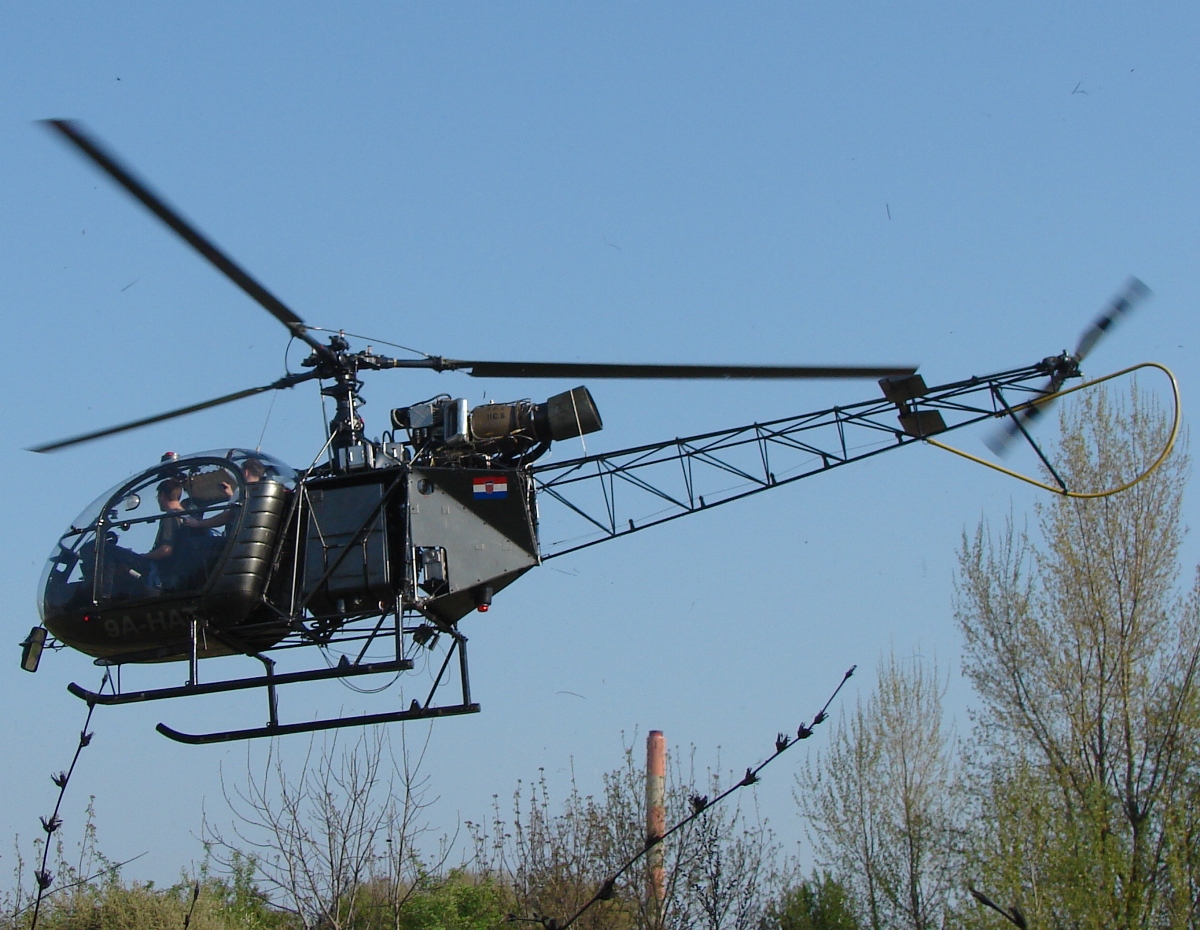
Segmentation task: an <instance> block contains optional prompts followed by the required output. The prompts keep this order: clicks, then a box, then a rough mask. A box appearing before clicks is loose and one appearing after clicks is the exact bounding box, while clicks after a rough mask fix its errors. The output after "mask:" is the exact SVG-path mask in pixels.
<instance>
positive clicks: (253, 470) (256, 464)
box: [183, 458, 267, 530]
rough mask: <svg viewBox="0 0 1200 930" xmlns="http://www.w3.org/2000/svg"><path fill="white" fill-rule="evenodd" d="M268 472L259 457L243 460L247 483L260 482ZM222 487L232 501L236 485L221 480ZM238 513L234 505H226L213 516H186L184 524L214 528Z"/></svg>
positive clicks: (197, 528)
mask: <svg viewBox="0 0 1200 930" xmlns="http://www.w3.org/2000/svg"><path fill="white" fill-rule="evenodd" d="M266 473H267V469H266V467H265V466H264V465H263V463H262V462H261V461H260V460H259V459H253V458H252V459H246V461H244V462H242V480H243V481H245V482H246V484H247V485H250V484H258V482H260V481H262V480H263V477H264V476H265V475H266ZM221 488H222V490H223V491H224V492H225V499H226V500H228V501H232V500H233V496H234V494H235V493H236V488H234V486H233V485H232V484H230V483H229V482H228V481H223V482H221ZM236 513H237V510H236V509H235V508H234V507H233V506H226V507H225V508H223V509H222V510H219V511H218V512H217V513H214V514H213V515H212V516H211V517H205V518H203V519H199V518H197V517H184V518H183V525H184V526H186V527H187V528H188V529H193V530H209V529H214V528H216V527H218V526H225V525H226V524H227V523H229V522H230V521H231V520H232V519H233V518H234V515H235V514H236Z"/></svg>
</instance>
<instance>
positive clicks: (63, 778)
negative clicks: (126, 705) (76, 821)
mask: <svg viewBox="0 0 1200 930" xmlns="http://www.w3.org/2000/svg"><path fill="white" fill-rule="evenodd" d="M110 682H111V676H110V675H109V670H108V669H107V668H106V669H105V670H104V677H103V678H101V679H100V687H99V689H97V690H98V691H103V690H104V686H105V685H106V684H108V683H110ZM95 710H96V705H95V704H93V703H91V702H89V703H88V712H87V717H85V718H84V721H83V729H82V730H80V731H79V743H78V744H77V745H76V747H75V755H74V756H72V757H71V764H70V766H68V768H67V769H66V771H63V772H59V773H58V774H57V775H52V776H51V781H53V782H54V784H55V785H56V786H58V800H57V801H56V802H55V804H54V813H52V814H51V815H50V816H49V817H41V818H39V819H40V820H41V822H42V829H43V830H44V831H45V833H46V841H45V844H44V845H43V846H42V863H41V866H40V867H39V868H38V869H36V870H35V871H34V873H33V875H34V879H35V881H36V882H37V898H36V900H35V901H34V902H33V917H32V919H31V920H30V923H29V930H37V923H38V917H39V915H40V914H41V910H42V900H43V898H44V897H45V895H46V892H47V891H48V890H49V888H50V886H51V885H52V884H53V883H54V874H53V873H52V872H50V871H49V870H48V869H47V868H46V865H47V863H48V862H49V858H50V846H51V845H52V844H51V843H50V837H52V836H53V835H54V834H55V833H57V832H58V828H59V827H61V826H62V818H61V817H60V816H59V811H60V810H62V803H63V798H64V797H65V796H66V793H67V784H68V783H69V782H70V780H71V776H72V775H73V774H74V772H75V766H76V764H77V763H78V762H79V754H80V753H81V752H83V750H84V747H86V746H88V745H89V744H90V743H91V742H92V734H91V733H89V732H88V725H89V724H90V723H91V722H92V714H93V712H94V711H95Z"/></svg>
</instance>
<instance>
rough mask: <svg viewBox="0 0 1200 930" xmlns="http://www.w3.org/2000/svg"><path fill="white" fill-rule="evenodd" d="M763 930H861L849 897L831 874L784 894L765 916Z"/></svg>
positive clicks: (773, 903) (814, 879)
mask: <svg viewBox="0 0 1200 930" xmlns="http://www.w3.org/2000/svg"><path fill="white" fill-rule="evenodd" d="M759 927H760V930H861V928H862V924H861V923H859V921H858V918H857V917H855V916H854V908H853V906H852V904H851V901H850V895H849V893H848V892H847V891H846V889H845V887H844V886H843V885H842V884H841V883H840V882H838V881H837V880H836V879H834V878H833V877H832V876H831V875H829V873H828V872H826V873H823V874H821V875H816V874H814V875H813V876H812V878H809V879H807V880H805V881H802V882H800V884H798V885H796V886H795V887H793V888H789V889H788V890H787V891H785V892H784V893H783V894H782V895H781V896H780V897H779V899H778V900H776V901H774V902H772V903H771V905H770V906H769V907H768V908H767V911H766V913H765V914H764V915H763V919H762V923H761V924H760V925H759Z"/></svg>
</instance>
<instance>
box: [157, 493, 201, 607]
mask: <svg viewBox="0 0 1200 930" xmlns="http://www.w3.org/2000/svg"><path fill="white" fill-rule="evenodd" d="M182 498H183V481H181V480H180V479H179V478H167V479H166V480H165V481H161V482H159V485H158V509H159V510H161V511H162V512H163V514H165V516H163V517H162V519H161V520H159V522H158V535H157V536H155V538H154V548H153V549H151V550H150V551H149V552H147V553H146V554H145V556H144V558H146V559H147V560H148V561H149V562H151V563H152V565H151V571H150V574H151V577H150V586H151V587H152V588H156V587H161V588H163V589H164V590H168V591H172V590H179V589H180V588H182V587H183V586H184V585H185V584H186V583H187V581H188V576H189V575H190V574H191V573H192V572H193V570H195V569H197V568H199V567H201V565H200V564H197V563H198V560H197V558H196V556H197V555H198V552H197V546H196V545H195V543H196V542H197V536H198V534H197V533H196V531H195V529H194V528H189V527H188V526H187V525H186V522H187V520H188V519H190V518H188V517H185V516H184V515H183V514H184V509H183V500H182ZM200 535H207V533H204V534H200Z"/></svg>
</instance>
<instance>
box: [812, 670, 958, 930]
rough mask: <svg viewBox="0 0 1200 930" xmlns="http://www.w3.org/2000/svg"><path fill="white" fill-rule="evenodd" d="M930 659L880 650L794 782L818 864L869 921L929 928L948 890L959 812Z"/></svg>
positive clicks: (941, 685)
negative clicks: (871, 681)
mask: <svg viewBox="0 0 1200 930" xmlns="http://www.w3.org/2000/svg"><path fill="white" fill-rule="evenodd" d="M944 690H945V682H944V679H943V678H942V676H941V674H940V672H939V671H938V667H937V664H936V663H933V662H929V663H927V662H925V661H923V660H921V659H920V658H918V657H916V656H913V657H911V658H909V659H905V660H901V659H898V658H897V657H896V656H895V655H894V654H890V655H888V656H885V657H884V658H883V659H882V660H881V662H880V664H879V670H878V675H877V680H876V687H875V691H874V693H873V694H871V696H870V697H869V698H868V699H867V700H866V702H865V703H864V702H863V701H862V700H860V701H859V702H858V703H857V705H856V707H855V708H854V711H853V712H852V713H851V714H850V715H849V718H848V719H847V720H844V721H842V722H840V723H839V725H838V727H837V728H836V730H835V731H834V734H833V738H832V740H831V741H830V745H829V748H828V749H827V750H825V751H824V752H822V753H820V754H818V756H817V758H816V760H815V761H814V762H810V763H809V765H808V766H807V767H806V771H805V774H804V777H803V778H802V779H800V780H798V782H797V788H796V792H795V794H796V799H797V802H798V803H799V805H800V808H801V811H802V812H803V814H804V815H805V816H806V818H807V823H808V828H809V835H810V838H811V839H812V840H813V846H814V849H815V852H816V858H817V861H818V863H819V864H820V866H821V867H822V868H824V869H827V870H829V872H830V874H831V875H832V876H833V878H834V879H835V880H836V882H837V883H838V885H839V886H840V887H841V888H843V889H845V891H846V892H848V893H849V904H850V905H851V907H852V909H853V911H854V912H855V916H856V917H857V919H858V920H859V921H860V922H861V924H862V925H863V926H864V927H868V928H870V930H885V928H887V930H891V928H912V930H930V928H933V927H940V926H941V925H942V923H943V921H944V920H945V917H946V914H947V910H948V908H949V907H950V905H951V903H952V900H953V897H954V890H955V879H956V867H957V862H958V857H957V852H956V850H957V836H958V831H959V827H958V813H959V801H958V798H959V789H958V783H957V775H956V766H955V758H954V755H953V746H952V744H951V742H950V740H949V739H948V738H947V735H946V733H945V731H944V730H943V728H942V717H943V713H942V694H943V691H944Z"/></svg>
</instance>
